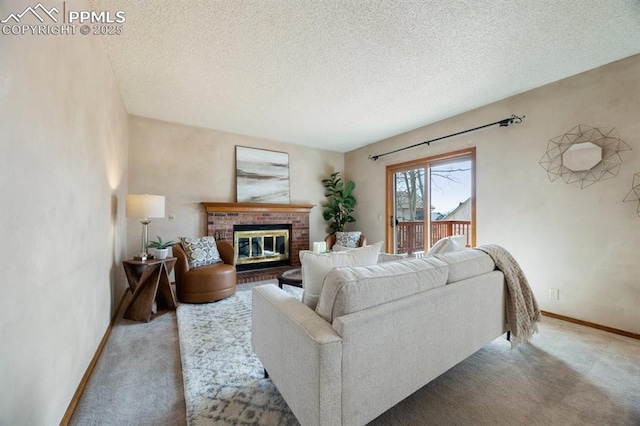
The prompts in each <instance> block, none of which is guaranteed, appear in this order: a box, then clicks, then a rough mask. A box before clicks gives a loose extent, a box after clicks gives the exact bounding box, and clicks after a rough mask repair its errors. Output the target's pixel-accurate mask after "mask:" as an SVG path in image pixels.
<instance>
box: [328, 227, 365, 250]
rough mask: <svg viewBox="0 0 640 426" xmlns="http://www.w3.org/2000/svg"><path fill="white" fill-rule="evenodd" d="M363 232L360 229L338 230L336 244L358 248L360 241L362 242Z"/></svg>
mask: <svg viewBox="0 0 640 426" xmlns="http://www.w3.org/2000/svg"><path fill="white" fill-rule="evenodd" d="M361 235H362V232H360V231H351V232H340V231H338V232H336V242H335V244H337V245H339V246H344V247H348V248H356V247H358V243H359V242H360V236H361Z"/></svg>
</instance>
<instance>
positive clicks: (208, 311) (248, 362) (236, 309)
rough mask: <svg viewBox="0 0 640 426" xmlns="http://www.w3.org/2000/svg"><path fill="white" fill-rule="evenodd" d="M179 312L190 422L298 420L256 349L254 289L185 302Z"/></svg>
mask: <svg viewBox="0 0 640 426" xmlns="http://www.w3.org/2000/svg"><path fill="white" fill-rule="evenodd" d="M284 287H285V290H287V291H288V292H290V293H292V294H294V295H295V296H296V297H298V298H300V296H301V294H302V290H301V289H299V288H295V287H289V286H284ZM177 317H178V333H179V340H180V355H181V358H182V372H183V378H184V389H185V400H186V406H187V407H186V408H187V424H188V425H190V426H205V425H220V424H233V425H243V424H252V425H297V424H299V423H298V421H297V420H296V418H295V417H294V415H293V413H291V410H290V409H289V407H288V406H287V403H286V402H285V401H284V399H283V398H282V396H281V395H280V393H279V392H278V389H277V388H276V387H275V386H274V384H273V382H271V380H269V379H265V378H264V371H263V368H262V364H261V363H260V361H259V360H258V358H257V357H256V356H255V354H254V353H253V351H252V350H251V291H250V290H243V291H238V292H236V294H235V295H233V296H231V297H228V298H226V299H223V300H220V301H218V302H215V303H205V304H198V305H191V304H181V305H180V306H178V309H177Z"/></svg>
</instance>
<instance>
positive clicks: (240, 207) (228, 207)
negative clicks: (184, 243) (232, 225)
mask: <svg viewBox="0 0 640 426" xmlns="http://www.w3.org/2000/svg"><path fill="white" fill-rule="evenodd" d="M200 204H202V205H203V206H204V208H205V209H206V211H207V213H263V212H264V213H309V212H310V211H311V209H312V208H313V207H314V204H270V203H216V202H206V201H203V202H202V203H200Z"/></svg>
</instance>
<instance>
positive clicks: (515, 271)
mask: <svg viewBox="0 0 640 426" xmlns="http://www.w3.org/2000/svg"><path fill="white" fill-rule="evenodd" d="M476 249H477V250H481V251H483V252H485V253H487V254H488V255H489V256H491V258H492V259H493V262H494V263H495V264H496V267H497V268H498V269H499V270H500V271H502V273H503V274H504V277H505V282H506V284H507V290H508V291H507V300H506V307H505V309H506V313H507V323H508V324H509V330H510V331H511V348H512V349H515V348H516V346H518V344H519V343H521V342H523V341H529V340H530V339H531V337H533V334H534V333H537V332H538V326H537V325H536V323H537V322H538V321H540V309H539V308H538V302H537V301H536V298H535V296H534V295H533V292H532V291H531V287H529V282H528V281H527V277H526V276H525V275H524V272H523V271H522V269H521V268H520V265H518V262H517V261H516V260H515V259H514V257H513V256H512V255H511V253H509V252H508V251H507V250H506V249H505V248H503V247H501V246H499V245H497V244H487V245H482V246H478V247H476Z"/></svg>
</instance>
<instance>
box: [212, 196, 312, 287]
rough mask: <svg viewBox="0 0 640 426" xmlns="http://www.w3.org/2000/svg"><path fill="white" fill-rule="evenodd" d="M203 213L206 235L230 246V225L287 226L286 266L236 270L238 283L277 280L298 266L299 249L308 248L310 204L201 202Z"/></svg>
mask: <svg viewBox="0 0 640 426" xmlns="http://www.w3.org/2000/svg"><path fill="white" fill-rule="evenodd" d="M201 204H202V205H203V206H204V208H205V210H206V212H207V235H209V236H212V237H215V239H216V240H220V241H226V242H228V243H229V244H231V245H233V226H234V225H272V224H289V225H291V235H290V237H289V242H290V249H289V262H290V265H287V266H279V267H272V268H265V269H257V270H249V271H239V272H238V283H239V284H240V283H248V282H256V281H262V280H267V279H273V278H277V276H278V275H279V274H280V273H282V272H283V271H285V270H287V269H291V268H297V267H300V257H299V252H300V250H308V249H309V212H310V211H311V209H312V208H313V205H312V204H263V203H214V202H203V203H201Z"/></svg>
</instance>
